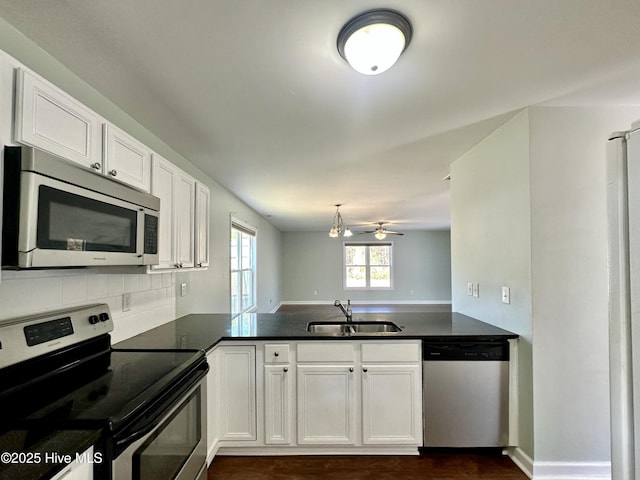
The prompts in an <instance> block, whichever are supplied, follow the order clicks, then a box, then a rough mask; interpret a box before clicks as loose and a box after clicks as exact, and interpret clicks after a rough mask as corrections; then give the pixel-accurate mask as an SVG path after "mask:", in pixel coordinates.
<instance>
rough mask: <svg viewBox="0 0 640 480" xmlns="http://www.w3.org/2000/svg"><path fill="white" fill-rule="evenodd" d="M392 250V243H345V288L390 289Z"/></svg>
mask: <svg viewBox="0 0 640 480" xmlns="http://www.w3.org/2000/svg"><path fill="white" fill-rule="evenodd" d="M392 249H393V244H392V243H381V242H376V243H345V245H344V286H345V288H355V289H384V288H386V289H391V288H392V287H393V281H392V280H393V268H392V262H391V254H392Z"/></svg>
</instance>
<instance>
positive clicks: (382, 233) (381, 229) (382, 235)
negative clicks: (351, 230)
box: [358, 222, 404, 240]
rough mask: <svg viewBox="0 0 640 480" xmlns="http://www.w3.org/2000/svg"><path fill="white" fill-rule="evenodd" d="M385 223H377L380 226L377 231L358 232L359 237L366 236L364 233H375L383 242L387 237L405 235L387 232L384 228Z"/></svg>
mask: <svg viewBox="0 0 640 480" xmlns="http://www.w3.org/2000/svg"><path fill="white" fill-rule="evenodd" d="M384 223H385V222H377V225H378V226H377V227H376V229H375V230H368V231H365V232H358V235H360V234H364V233H373V234H374V235H375V237H376V238H377V239H378V240H383V239H384V238H385V237H386V236H387V235H404V233H401V232H394V231H392V230H387V229H386V228H384V227H383V225H384Z"/></svg>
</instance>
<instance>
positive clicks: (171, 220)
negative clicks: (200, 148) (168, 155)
mask: <svg viewBox="0 0 640 480" xmlns="http://www.w3.org/2000/svg"><path fill="white" fill-rule="evenodd" d="M152 177H153V178H152V182H151V193H152V194H153V195H155V196H156V197H158V198H160V219H159V229H160V233H159V238H158V265H153V266H152V267H151V269H152V270H158V269H167V268H175V267H176V264H177V260H176V258H177V252H176V235H175V231H176V226H175V221H176V213H175V208H176V185H177V183H178V181H177V177H178V168H177V167H176V166H175V165H173V164H172V163H171V162H169V161H168V160H166V159H164V158H163V157H161V156H160V155H157V154H154V155H153V166H152Z"/></svg>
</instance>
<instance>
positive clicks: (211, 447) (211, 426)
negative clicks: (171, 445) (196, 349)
mask: <svg viewBox="0 0 640 480" xmlns="http://www.w3.org/2000/svg"><path fill="white" fill-rule="evenodd" d="M207 363H208V364H209V372H208V373H207V464H209V463H211V460H213V457H214V456H215V453H216V450H217V449H218V408H217V407H218V390H219V388H218V351H217V350H213V351H212V352H210V353H208V354H207Z"/></svg>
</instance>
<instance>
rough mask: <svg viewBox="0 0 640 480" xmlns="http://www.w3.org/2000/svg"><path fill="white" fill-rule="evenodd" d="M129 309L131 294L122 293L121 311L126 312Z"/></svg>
mask: <svg viewBox="0 0 640 480" xmlns="http://www.w3.org/2000/svg"><path fill="white" fill-rule="evenodd" d="M129 310H131V294H130V293H123V294H122V311H123V312H128V311H129Z"/></svg>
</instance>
